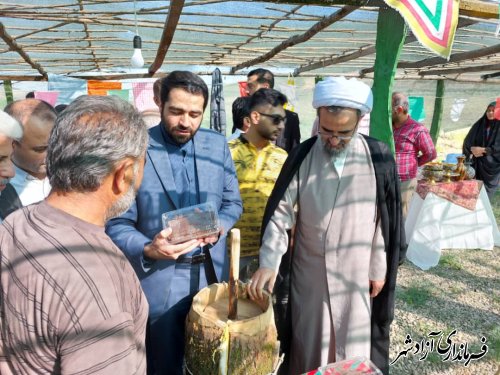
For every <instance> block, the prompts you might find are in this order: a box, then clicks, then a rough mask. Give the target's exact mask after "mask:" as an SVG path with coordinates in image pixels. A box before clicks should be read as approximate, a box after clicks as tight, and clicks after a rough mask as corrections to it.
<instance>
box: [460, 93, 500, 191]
mask: <svg viewBox="0 0 500 375" xmlns="http://www.w3.org/2000/svg"><path fill="white" fill-rule="evenodd" d="M495 104H496V103H495V102H492V103H490V104H488V107H487V108H486V112H485V114H484V115H483V116H482V117H481V118H480V119H479V120H478V121H477V122H476V123H475V124H474V125H473V126H472V128H471V129H470V130H469V133H467V136H466V137H465V139H464V145H463V153H464V155H465V156H466V157H467V159H469V158H471V157H472V166H473V167H474V169H475V170H476V179H478V180H481V181H483V182H484V186H485V188H486V192H487V193H488V197H489V198H490V201H491V200H492V199H493V197H494V195H495V192H496V190H497V189H498V183H499V180H500V134H499V127H500V121H499V120H496V119H495Z"/></svg>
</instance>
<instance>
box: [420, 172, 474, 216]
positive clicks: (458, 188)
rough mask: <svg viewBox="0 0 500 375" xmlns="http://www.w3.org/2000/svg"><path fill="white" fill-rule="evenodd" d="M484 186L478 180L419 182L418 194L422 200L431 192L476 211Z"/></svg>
mask: <svg viewBox="0 0 500 375" xmlns="http://www.w3.org/2000/svg"><path fill="white" fill-rule="evenodd" d="M482 186H483V182H482V181H478V180H467V181H457V182H440V183H437V184H429V183H427V182H425V181H419V182H418V185H417V193H418V195H420V198H422V199H425V197H426V196H427V193H429V192H431V193H434V194H436V195H437V196H438V197H441V198H443V199H446V200H447V201H450V202H452V203H455V204H457V205H459V206H462V207H464V208H467V209H469V210H471V211H474V210H475V209H476V202H477V199H478V198H479V192H480V191H481V187H482Z"/></svg>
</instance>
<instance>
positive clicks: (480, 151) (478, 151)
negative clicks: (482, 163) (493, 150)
mask: <svg viewBox="0 0 500 375" xmlns="http://www.w3.org/2000/svg"><path fill="white" fill-rule="evenodd" d="M470 151H471V152H472V155H474V156H475V157H476V158H480V157H481V156H484V155H485V154H486V148H485V147H476V146H474V147H471V148H470Z"/></svg>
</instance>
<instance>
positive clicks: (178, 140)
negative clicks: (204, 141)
mask: <svg viewBox="0 0 500 375" xmlns="http://www.w3.org/2000/svg"><path fill="white" fill-rule="evenodd" d="M198 129H199V128H198ZM172 130H174V129H172ZM197 131H198V130H196V131H194V132H192V133H191V134H190V135H189V136H185V137H179V136H177V135H175V134H174V133H173V131H169V130H167V133H168V135H169V136H170V137H171V138H172V139H173V140H174V141H175V142H176V143H177V144H180V145H183V144H185V143H188V142H189V141H190V140H191V139H193V137H194V135H195V134H196V132H197Z"/></svg>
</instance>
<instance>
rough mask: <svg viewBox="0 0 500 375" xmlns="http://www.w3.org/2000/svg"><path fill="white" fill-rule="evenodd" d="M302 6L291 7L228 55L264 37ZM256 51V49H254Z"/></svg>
mask: <svg viewBox="0 0 500 375" xmlns="http://www.w3.org/2000/svg"><path fill="white" fill-rule="evenodd" d="M301 7H302V6H298V7H294V8H292V9H290V10H289V11H288V12H287V13H286V14H284V15H283V16H282V17H280V18H278V19H276V20H274V21H273V22H271V24H270V25H269V26H268V27H266V28H265V29H263V30H261V31H259V32H258V33H257V34H256V35H254V36H252V37H251V38H248V39H247V40H245V41H244V42H243V43H239V44H238V45H236V46H235V47H234V48H232V49H231V50H230V51H228V53H227V55H232V54H233V52H234V51H238V50H239V49H242V48H243V47H244V46H245V45H246V44H248V43H250V42H251V41H252V40H255V39H258V38H260V37H262V35H263V34H264V33H265V32H266V31H268V30H271V29H275V27H276V25H277V24H278V23H280V22H281V21H283V20H284V19H286V17H288V16H290V15H291V14H294V13H295V12H296V11H297V10H299V9H300V8H301ZM254 53H255V51H254ZM225 55H226V54H223V55H222V56H221V57H219V58H218V59H217V60H212V61H211V63H212V64H216V63H217V62H218V61H221V60H222V59H223V58H224V57H225Z"/></svg>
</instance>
